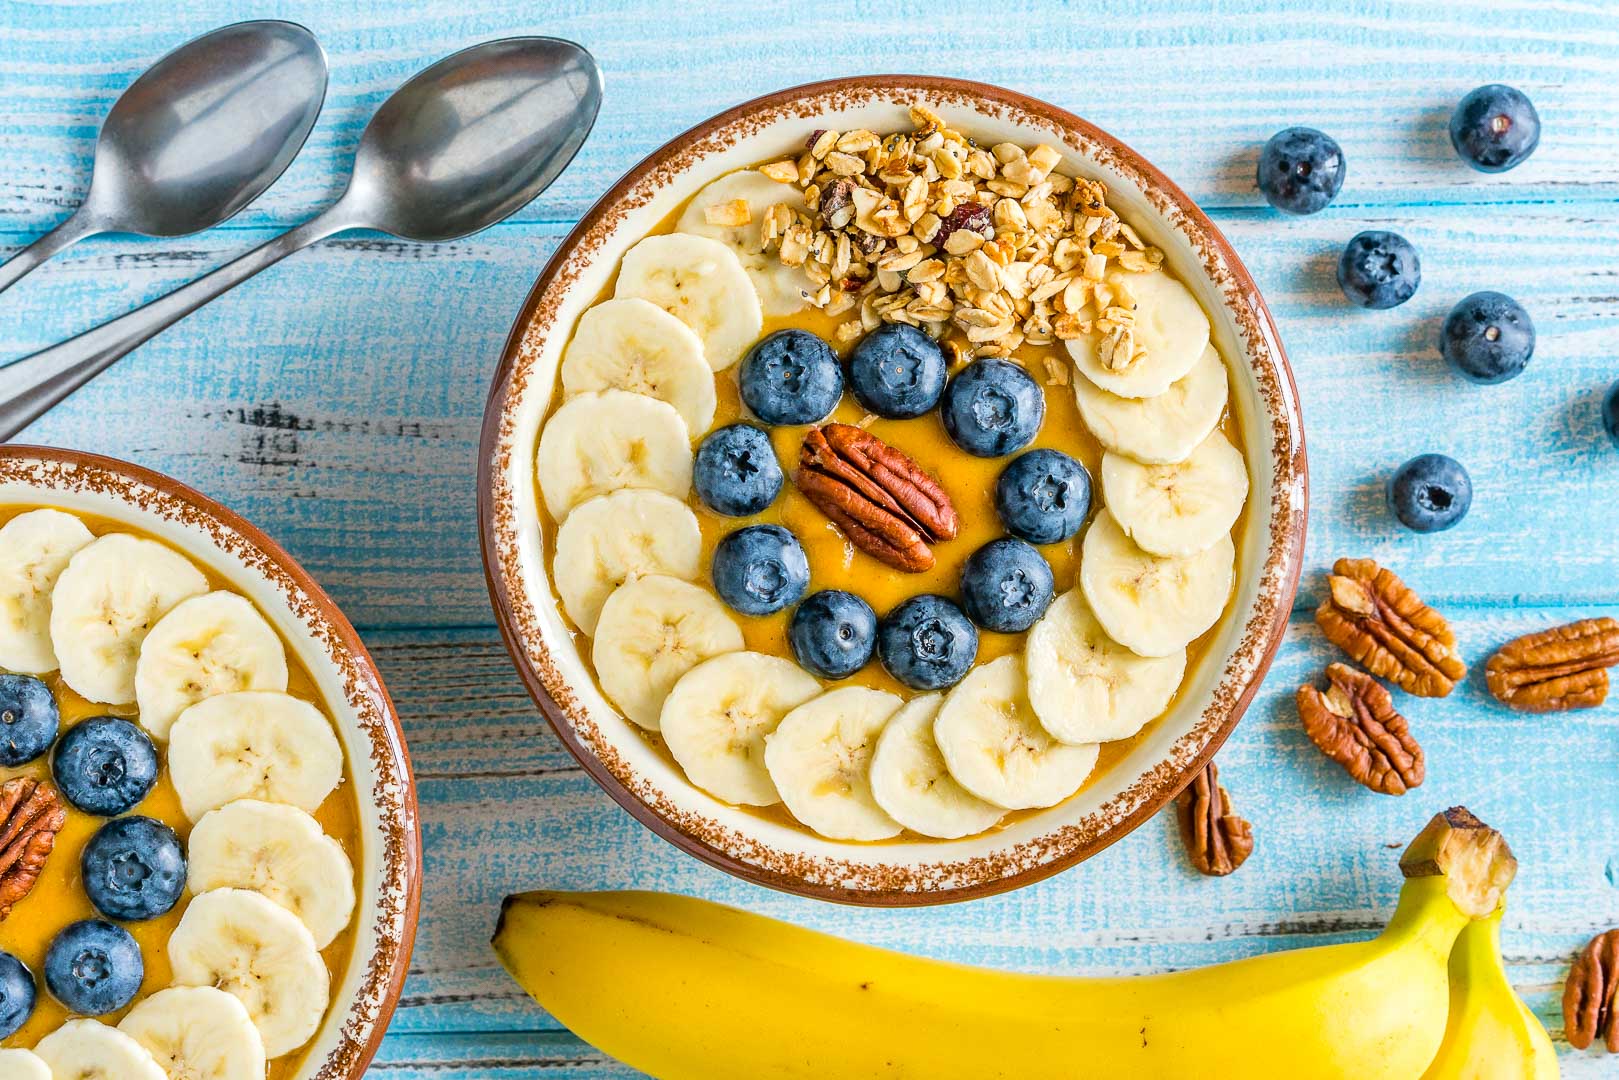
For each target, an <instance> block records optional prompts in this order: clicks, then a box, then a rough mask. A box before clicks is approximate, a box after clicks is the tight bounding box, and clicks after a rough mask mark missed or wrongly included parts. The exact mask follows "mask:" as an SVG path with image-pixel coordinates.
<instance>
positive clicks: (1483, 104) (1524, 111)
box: [1450, 83, 1540, 172]
mask: <svg viewBox="0 0 1619 1080" xmlns="http://www.w3.org/2000/svg"><path fill="white" fill-rule="evenodd" d="M1450 144H1451V145H1452V146H1454V147H1455V148H1456V152H1457V153H1458V154H1460V155H1461V156H1462V160H1463V161H1465V162H1467V163H1468V164H1469V165H1471V166H1473V168H1475V169H1477V170H1478V171H1479V172H1506V171H1507V170H1508V169H1510V168H1512V167H1514V166H1516V165H1519V164H1522V162H1523V160H1524V159H1525V158H1527V157H1528V156H1529V155H1530V154H1533V153H1534V152H1535V147H1536V146H1538V145H1539V144H1540V114H1539V113H1537V112H1535V106H1534V103H1533V102H1531V101H1530V100H1529V99H1528V98H1527V97H1526V96H1524V93H1523V91H1522V90H1518V89H1515V88H1513V87H1510V86H1502V85H1501V84H1500V83H1491V84H1490V85H1488V86H1481V87H1479V88H1478V89H1477V90H1474V91H1473V92H1472V93H1470V94H1468V95H1467V96H1466V97H1464V98H1462V100H1461V104H1459V105H1457V106H1456V111H1455V112H1454V113H1452V114H1451V117H1450Z"/></svg>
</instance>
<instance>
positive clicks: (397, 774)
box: [0, 443, 422, 1080]
mask: <svg viewBox="0 0 1619 1080" xmlns="http://www.w3.org/2000/svg"><path fill="white" fill-rule="evenodd" d="M30 462H32V463H40V464H45V465H55V466H60V467H64V468H65V469H66V470H72V475H73V478H74V486H72V487H70V486H69V485H67V484H61V485H59V488H60V489H63V490H80V491H88V492H90V493H91V494H95V495H101V496H106V497H109V498H111V499H113V500H114V501H116V502H119V503H121V504H123V505H125V506H128V507H130V508H131V509H133V510H137V511H144V512H151V513H156V514H157V515H158V516H162V517H166V518H170V519H171V520H176V521H177V523H178V524H179V525H181V526H182V527H184V526H191V525H194V524H196V523H197V522H198V521H203V522H211V523H213V524H214V525H217V526H221V527H223V528H224V529H225V530H226V532H227V533H234V534H235V535H236V536H237V537H238V538H240V540H241V541H242V542H243V544H244V545H245V547H246V548H247V549H248V550H249V551H251V552H256V553H257V554H258V555H259V556H261V557H262V558H263V560H264V561H265V563H267V564H268V568H269V570H270V572H269V573H266V567H262V566H261V567H255V568H254V569H255V571H256V572H258V573H261V574H265V576H266V577H268V578H270V583H271V586H272V588H273V589H274V590H275V591H277V592H279V593H281V594H283V595H284V596H286V595H287V594H288V591H289V590H288V586H290V587H291V590H294V591H296V592H301V593H302V594H303V595H304V596H306V597H307V598H308V600H309V604H308V606H307V607H302V608H301V609H300V608H299V607H293V608H291V611H292V617H293V619H294V621H295V622H300V623H303V624H304V625H305V626H306V627H308V628H309V629H310V630H311V631H314V632H315V636H317V637H318V638H319V639H320V643H321V645H322V646H323V647H324V648H325V650H326V653H327V656H326V659H327V661H328V662H330V663H331V664H332V665H333V666H334V667H335V668H337V669H338V671H339V673H340V675H341V676H342V678H343V680H344V682H345V688H344V694H345V698H346V699H347V700H346V701H345V702H344V703H343V704H344V705H345V707H346V708H347V709H348V710H349V711H358V712H360V713H362V718H363V714H364V713H365V712H366V711H371V712H374V713H375V715H376V717H377V718H379V719H381V720H382V721H383V723H381V724H363V726H362V731H363V732H364V733H365V734H366V735H367V736H369V738H370V740H371V757H372V760H373V762H376V763H378V765H379V767H378V773H379V781H380V782H387V783H390V784H393V783H395V782H397V786H398V787H399V789H400V792H401V795H400V799H399V802H400V808H401V809H402V810H403V812H404V813H403V817H402V818H401V819H395V818H392V817H390V816H389V815H386V814H384V815H383V818H382V824H383V825H384V828H385V830H386V831H387V833H388V841H387V843H385V844H384V845H383V850H382V852H381V853H380V854H381V867H382V872H381V878H382V886H383V888H384V890H385V891H387V890H390V889H393V890H397V889H398V888H401V887H402V888H403V890H404V895H403V898H402V901H401V902H400V903H399V904H398V905H396V906H395V910H396V915H395V916H394V921H396V922H397V925H398V931H397V933H393V932H392V931H390V933H392V934H393V936H392V937H390V936H389V934H384V933H379V934H378V935H377V946H376V949H375V951H373V952H372V954H371V955H370V956H369V957H362V956H360V955H359V954H358V953H355V954H353V955H351V956H350V958H349V965H350V970H353V968H354V965H356V964H363V965H364V967H363V972H362V975H361V979H360V984H359V987H358V989H357V991H356V993H355V995H354V998H353V1000H352V1001H351V1002H350V1004H349V1008H348V1015H347V1016H345V1017H344V1018H343V1020H342V1022H341V1023H340V1025H339V1028H338V1035H337V1044H336V1045H335V1046H334V1047H333V1048H332V1049H331V1050H330V1051H329V1052H328V1053H327V1055H326V1057H325V1059H324V1060H323V1061H321V1062H320V1063H319V1064H318V1065H316V1064H315V1063H314V1062H313V1061H310V1062H306V1063H305V1066H306V1068H307V1067H308V1066H310V1065H314V1066H315V1068H314V1071H313V1072H310V1073H308V1074H307V1076H308V1078H309V1080H358V1078H359V1077H361V1076H363V1075H364V1074H365V1071H366V1069H367V1068H368V1067H369V1065H370V1064H371V1061H372V1059H373V1058H374V1057H375V1056H376V1052H377V1049H378V1048H379V1047H380V1046H381V1045H382V1040H383V1037H384V1036H385V1035H386V1033H387V1029H388V1025H389V1022H390V1021H391V1019H392V1017H393V1014H394V1010H395V1008H396V1007H397V1005H398V1003H399V998H400V995H401V993H402V992H403V990H404V986H405V977H406V975H407V974H408V972H409V967H410V957H411V952H412V950H413V948H414V946H415V942H416V928H417V923H418V921H419V919H420V914H421V893H422V837H421V814H420V809H419V806H418V804H417V797H416V781H415V774H414V772H413V770H412V767H411V761H410V751H409V749H408V748H407V746H406V744H405V735H404V729H403V727H402V726H401V724H400V722H399V713H398V711H397V709H395V707H394V703H393V699H392V698H391V697H390V696H389V694H388V689H387V687H386V686H385V685H384V684H383V681H382V675H381V672H380V671H379V670H378V668H377V665H376V661H375V660H373V659H372V657H371V654H370V652H369V651H368V650H367V649H366V647H365V645H364V643H363V642H361V640H360V636H359V634H358V633H357V632H356V631H355V629H354V627H353V625H352V624H351V623H350V622H349V621H348V618H347V617H346V616H345V615H344V614H343V613H342V611H341V610H339V608H338V606H337V604H336V602H335V601H333V600H332V598H331V597H330V596H328V595H327V593H326V590H324V589H323V588H321V587H320V585H319V584H317V583H316V581H315V579H314V578H313V577H311V576H310V575H309V572H308V571H306V570H305V569H304V568H303V567H302V566H301V565H299V563H298V561H297V560H295V559H294V558H293V557H292V556H291V555H290V554H289V553H288V552H287V551H286V549H284V548H282V547H281V545H279V544H277V543H276V542H275V541H274V540H272V539H270V537H269V536H267V535H266V534H265V533H264V532H263V531H262V530H260V529H259V528H258V527H257V526H255V525H253V524H252V523H251V522H249V521H247V520H246V519H245V518H243V517H242V516H241V515H239V514H237V513H236V512H235V511H233V510H231V509H229V508H228V507H226V506H224V505H222V504H220V503H218V502H216V501H215V500H214V499H212V498H210V497H209V496H207V495H204V494H203V493H202V492H200V491H198V490H197V489H195V488H193V487H191V486H189V485H187V484H184V483H182V482H180V481H179V480H176V479H174V478H173V477H170V476H167V475H165V474H163V473H160V472H156V471H154V470H152V469H148V468H146V467H144V466H141V465H136V464H134V463H133V462H128V461H123V460H120V459H118V458H112V457H107V456H105V455H102V454H94V453H90V452H88V451H83V450H69V449H63V448H59V447H50V446H30V445H26V444H14V443H8V444H0V482H3V481H6V480H8V479H10V477H8V476H7V472H8V470H9V469H12V468H17V467H21V466H26V465H27V464H28V463H30ZM121 481H122V482H128V483H133V484H136V485H141V486H144V487H146V488H149V489H151V490H152V491H154V492H156V493H157V495H158V497H159V499H158V500H157V504H156V505H155V506H154V505H141V504H139V503H135V502H132V501H131V500H130V499H129V498H128V493H127V490H125V489H121V488H120V482H121ZM19 482H20V483H22V484H24V485H28V484H29V483H30V480H29V478H28V477H26V476H23V477H20V478H19ZM35 486H39V487H41V488H42V489H43V490H47V491H48V490H52V488H51V487H50V486H48V485H47V484H44V483H37V482H36V483H35ZM164 503H166V504H167V506H166V507H165V506H163V505H162V504H164ZM176 504H178V507H176ZM176 508H178V509H180V510H181V511H182V514H180V515H175V514H174V513H173V512H172V511H173V510H174V509H176ZM210 539H213V540H215V541H216V542H218V538H217V537H211V538H210ZM221 547H223V548H224V549H225V551H224V553H225V555H226V557H227V558H239V557H240V555H241V553H240V552H238V551H235V550H232V549H231V548H230V547H229V546H227V545H224V544H221ZM277 576H279V577H280V578H281V580H279V581H277V580H276V577H277ZM289 600H290V597H289ZM345 660H346V661H347V662H345ZM357 699H359V700H366V701H369V702H370V703H371V705H372V706H373V708H372V709H371V710H363V709H356V706H355V704H354V702H355V701H356V700H357ZM384 761H385V762H386V764H387V767H386V768H382V767H380V766H381V764H382V762H384ZM390 771H391V772H392V777H393V779H390V777H389V776H388V773H389V772H390ZM367 797H368V798H374V797H375V794H374V792H373V793H369V794H368V795H367ZM388 906H389V905H383V907H382V909H381V910H380V911H379V913H378V916H377V917H378V919H379V920H380V919H382V918H384V917H387V916H386V914H385V913H386V908H387V907H388ZM357 914H358V912H357ZM344 974H345V976H346V973H344ZM373 1003H374V1004H373ZM328 1018H329V1017H328ZM323 1022H324V1021H323ZM356 1024H360V1025H366V1026H368V1027H369V1030H367V1031H365V1033H364V1036H363V1038H362V1037H356V1035H355V1034H354V1031H353V1029H354V1027H355V1025H356Z"/></svg>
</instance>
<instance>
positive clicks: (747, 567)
mask: <svg viewBox="0 0 1619 1080" xmlns="http://www.w3.org/2000/svg"><path fill="white" fill-rule="evenodd" d="M712 569H713V574H714V589H715V591H717V592H718V593H719V594H720V599H721V600H724V601H725V602H726V603H727V604H729V605H731V607H733V608H735V609H736V610H737V611H740V612H742V614H744V615H769V614H770V613H771V612H774V611H780V610H781V609H782V608H784V607H787V606H788V605H789V604H792V603H794V602H795V601H797V600H798V598H799V597H800V596H803V595H804V589H805V588H806V587H808V585H809V559H808V558H807V557H805V555H804V548H803V546H802V545H801V544H799V542H798V538H797V537H796V536H794V535H793V534H792V533H790V532H788V531H787V530H786V529H784V528H782V527H781V526H780V525H749V526H748V527H747V528H745V529H738V530H737V531H736V532H733V533H730V534H729V535H727V536H726V537H725V539H723V540H721V541H720V542H719V544H717V545H716V546H715V548H714V562H713V567H712Z"/></svg>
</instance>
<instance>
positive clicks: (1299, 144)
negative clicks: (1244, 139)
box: [1255, 127, 1345, 214]
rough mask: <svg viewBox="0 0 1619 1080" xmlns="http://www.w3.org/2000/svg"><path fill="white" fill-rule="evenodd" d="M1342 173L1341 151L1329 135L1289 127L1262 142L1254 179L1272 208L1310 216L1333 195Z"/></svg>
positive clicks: (1341, 181)
mask: <svg viewBox="0 0 1619 1080" xmlns="http://www.w3.org/2000/svg"><path fill="white" fill-rule="evenodd" d="M1344 173H1345V166H1344V152H1343V150H1342V149H1340V148H1339V146H1338V143H1337V142H1336V141H1334V139H1333V138H1332V136H1330V135H1327V134H1326V133H1324V132H1320V131H1317V130H1316V129H1315V128H1309V127H1290V128H1283V129H1282V130H1281V131H1278V132H1277V133H1276V134H1274V135H1272V136H1271V137H1270V139H1269V141H1267V142H1266V143H1265V148H1264V149H1263V150H1262V151H1260V153H1259V167H1258V169H1257V173H1256V177H1255V179H1256V180H1257V181H1258V183H1259V190H1260V191H1261V192H1263V193H1264V195H1265V200H1266V201H1267V202H1269V203H1270V204H1271V205H1272V206H1274V207H1276V209H1278V210H1285V211H1286V212H1287V213H1289V214H1313V213H1315V212H1316V211H1318V210H1321V209H1324V208H1325V207H1326V205H1327V204H1328V203H1330V202H1331V201H1332V200H1333V199H1334V198H1335V197H1336V196H1337V194H1338V191H1339V189H1341V188H1342V187H1343V186H1344Z"/></svg>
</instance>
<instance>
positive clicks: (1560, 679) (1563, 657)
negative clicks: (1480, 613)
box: [1484, 618, 1619, 712]
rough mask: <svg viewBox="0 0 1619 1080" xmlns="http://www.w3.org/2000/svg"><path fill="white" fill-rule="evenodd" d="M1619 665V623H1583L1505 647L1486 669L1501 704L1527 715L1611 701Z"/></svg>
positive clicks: (1552, 630) (1579, 707) (1520, 640)
mask: <svg viewBox="0 0 1619 1080" xmlns="http://www.w3.org/2000/svg"><path fill="white" fill-rule="evenodd" d="M1614 664H1619V622H1615V621H1614V620H1612V619H1605V618H1604V619H1582V620H1581V621H1579V622H1577V623H1570V624H1568V625H1567V626H1554V627H1552V628H1551V629H1550V630H1542V631H1541V632H1540V633H1538V634H1525V635H1524V636H1523V637H1521V638H1517V639H1515V640H1513V641H1509V642H1507V643H1506V644H1505V645H1503V646H1501V649H1500V651H1499V652H1497V653H1496V654H1495V655H1494V656H1492V657H1490V662H1489V663H1488V664H1486V665H1485V666H1484V678H1485V681H1486V682H1487V683H1489V686H1490V693H1492V694H1494V695H1495V696H1496V698H1497V700H1499V701H1501V702H1503V703H1504V704H1507V705H1510V706H1512V707H1513V708H1514V709H1522V710H1524V711H1525V712H1557V711H1559V710H1561V709H1590V708H1595V707H1596V706H1598V705H1601V704H1602V702H1603V701H1604V700H1606V698H1607V696H1608V670H1607V669H1608V668H1610V667H1612V666H1613V665H1614Z"/></svg>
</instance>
